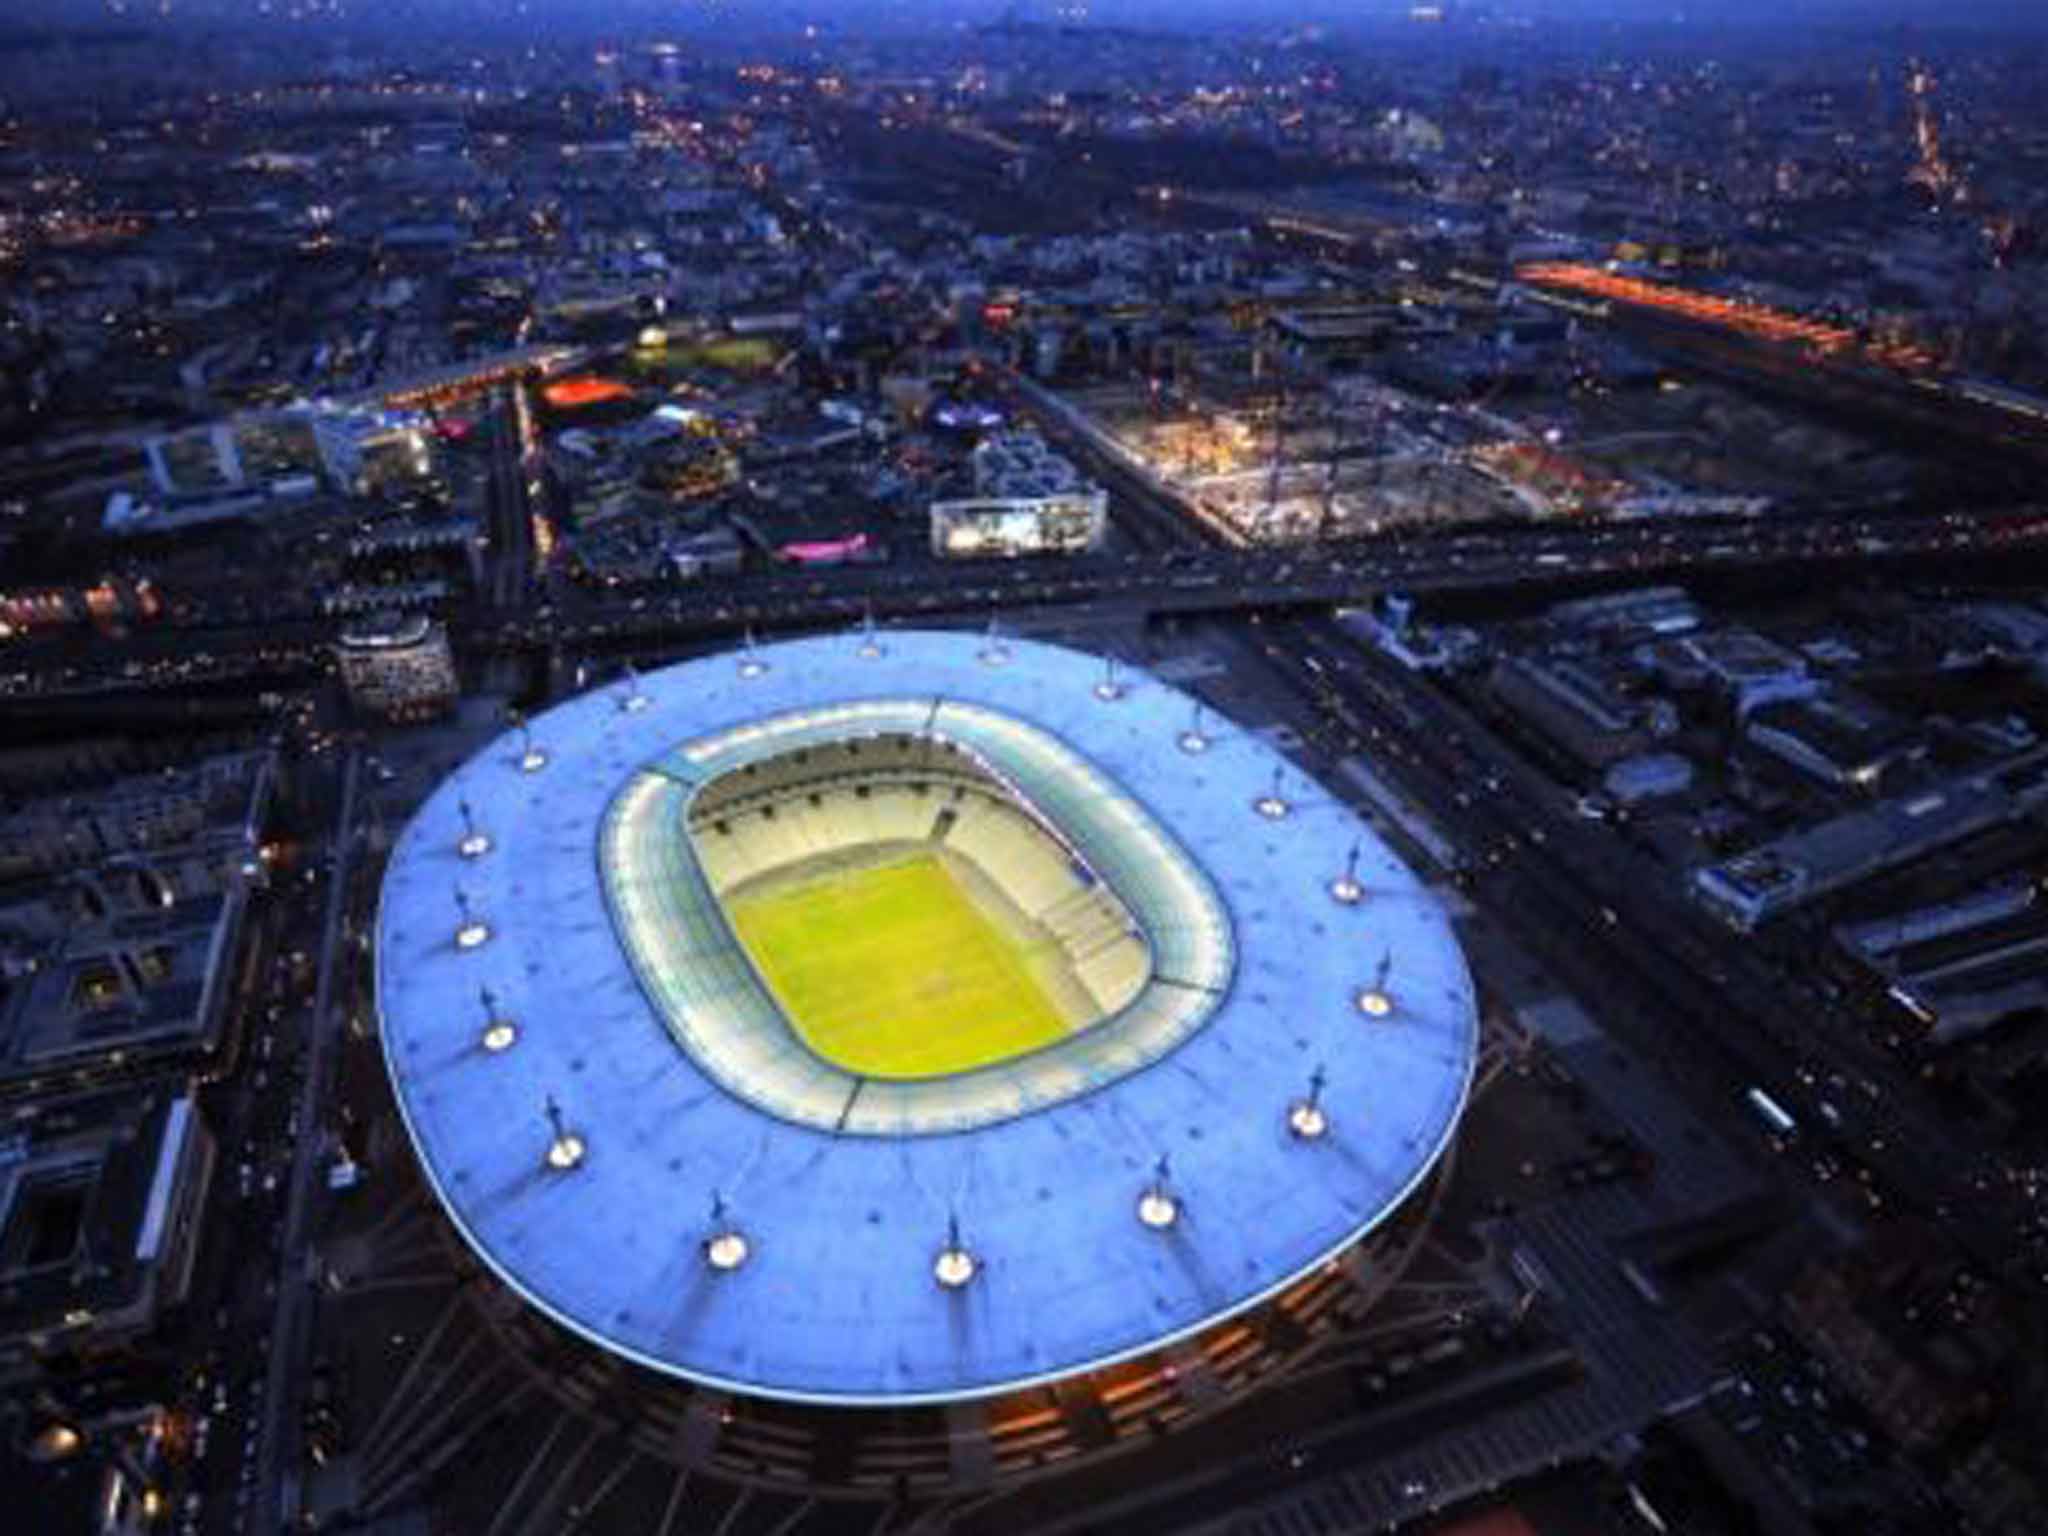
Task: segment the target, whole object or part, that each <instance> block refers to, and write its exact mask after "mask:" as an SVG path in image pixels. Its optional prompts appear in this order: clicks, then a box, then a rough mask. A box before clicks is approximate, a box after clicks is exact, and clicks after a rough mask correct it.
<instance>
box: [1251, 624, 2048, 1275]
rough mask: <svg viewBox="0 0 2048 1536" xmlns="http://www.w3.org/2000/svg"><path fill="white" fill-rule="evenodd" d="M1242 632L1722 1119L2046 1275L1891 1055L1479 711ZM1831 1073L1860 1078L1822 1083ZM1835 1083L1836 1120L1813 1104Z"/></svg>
mask: <svg viewBox="0 0 2048 1536" xmlns="http://www.w3.org/2000/svg"><path fill="white" fill-rule="evenodd" d="M1253 633H1254V634H1255V635H1256V636H1257V637H1258V639H1257V642H1256V646H1255V648H1256V650H1257V651H1258V654H1259V655H1260V656H1261V658H1262V659H1263V661H1264V663H1265V665H1266V666H1267V667H1268V668H1270V669H1271V670H1272V672H1273V673H1274V675H1275V676H1277V677H1279V678H1281V679H1282V680H1284V681H1285V682H1286V683H1287V684H1288V685H1289V686H1291V687H1292V688H1294V689H1295V690H1296V691H1297V692H1298V693H1299V694H1300V695H1301V696H1302V697H1303V698H1304V699H1306V700H1307V701H1309V702H1310V703H1311V705H1312V707H1313V708H1314V709H1315V710H1316V711H1317V713H1318V714H1319V715H1320V716H1321V723H1322V725H1323V731H1322V734H1323V736H1324V737H1325V739H1330V738H1334V739H1335V743H1336V750H1337V751H1338V752H1339V753H1348V752H1360V753H1364V754H1366V755H1368V756H1369V757H1370V758H1371V760H1372V762H1373V763H1374V765H1375V767H1376V768H1378V769H1379V770H1380V771H1381V773H1382V774H1383V775H1384V776H1385V777H1387V778H1389V779H1391V780H1392V781H1394V782H1395V783H1396V784H1397V785H1398V786H1399V788H1400V789H1401V791H1402V792H1403V793H1404V794H1405V795H1407V797H1408V798H1409V799H1410V800H1411V801H1412V802H1413V803H1414V804H1416V805H1417V806H1419V807H1421V808H1422V809H1423V810H1424V811H1425V813H1426V814H1427V815H1428V816H1429V817H1430V818H1431V819H1432V820H1433V821H1434V822H1435V823H1436V824H1437V825H1438V826H1439V827H1440V828H1442V829H1443V830H1444V831H1445V832H1446V833H1448V834H1449V835H1450V836H1451V838H1452V840H1453V842H1455V843H1456V844H1458V845H1459V846H1460V847H1461V849H1462V850H1463V851H1464V852H1465V854H1466V868H1465V871H1464V878H1465V879H1466V880H1467V881H1468V882H1469V885H1470V889H1471V891H1472V894H1473V897H1474V899H1475V900H1476V901H1477V902H1479V903H1480V904H1481V905H1482V906H1484V907H1485V908H1486V909H1487V911H1488V912H1490V913H1491V914H1493V915H1494V916H1495V917H1496V918H1497V919H1498V920H1499V921H1500V922H1501V923H1502V924H1503V926H1505V927H1507V928H1509V929H1510V930H1511V931H1513V932H1515V933H1516V934H1517V936H1518V937H1519V938H1521V939H1522V940H1523V942H1524V943H1525V944H1527V946H1528V947H1529V948H1530V949H1531V950H1532V951H1533V952H1534V953H1536V954H1537V955H1538V956H1539V957H1540V958H1542V960H1543V961H1544V962H1545V963H1546V964H1547V965H1549V966H1550V967H1551V969H1552V970H1553V971H1554V972H1555V974H1557V975H1558V977H1559V978H1560V979H1561V980H1562V981H1564V982H1565V983H1566V985H1567V986H1569V987H1570V988H1571V989H1572V990H1573V991H1575V992H1577V993H1578V994H1579V995H1580V996H1581V997H1583V998H1584V999H1585V1000H1586V1001H1587V1002H1588V1003H1589V1004H1590V1005H1592V1006H1594V1007H1595V1008H1596V1009H1597V1010H1598V1011H1599V1014H1600V1017H1601V1019H1602V1022H1603V1023H1606V1024H1608V1025H1610V1026H1611V1027H1613V1028H1615V1030H1616V1032H1617V1033H1618V1034H1620V1035H1622V1036H1623V1037H1624V1038H1625V1039H1626V1040H1627V1042H1628V1043H1629V1044H1630V1045H1631V1046H1632V1047H1634V1048H1635V1049H1636V1050H1638V1051H1639V1052H1640V1053H1641V1054H1643V1055H1644V1056H1645V1057H1646V1058H1648V1059H1653V1060H1659V1061H1663V1062H1666V1063H1668V1064H1670V1065H1671V1066H1672V1067H1673V1068H1674V1072H1673V1076H1674V1078H1675V1079H1676V1080H1677V1081H1678V1082H1679V1083H1680V1084H1681V1085H1682V1086H1683V1087H1685V1088H1686V1089H1689V1090H1690V1091H1691V1092H1693V1093H1694V1094H1696V1095H1700V1096H1702V1097H1703V1098H1704V1099H1706V1100H1710V1101H1711V1107H1712V1108H1713V1109H1714V1111H1715V1112H1716V1115H1717V1117H1718V1119H1719V1120H1720V1121H1722V1122H1727V1121H1730V1120H1731V1118H1733V1117H1735V1116H1737V1115H1739V1114H1741V1113H1742V1112H1743V1111H1742V1110H1741V1100H1742V1095H1743V1093H1744V1092H1745V1091H1746V1090H1747V1088H1749V1087H1750V1086H1752V1085H1756V1086H1762V1087H1763V1088H1765V1089H1766V1091H1768V1092H1769V1093H1770V1094H1771V1095H1772V1096H1773V1097H1774V1098H1776V1099H1777V1100H1778V1101H1779V1102H1780V1103H1782V1104H1785V1105H1787V1106H1788V1107H1790V1108H1791V1109H1792V1110H1793V1112H1794V1114H1795V1115H1796V1116H1798V1118H1799V1119H1800V1121H1801V1122H1802V1125H1803V1127H1804V1129H1803V1131H1802V1133H1801V1136H1802V1142H1801V1145H1802V1148H1803V1150H1804V1151H1805V1152H1806V1153H1807V1154H1813V1153H1816V1152H1819V1151H1823V1150H1825V1151H1827V1152H1829V1153H1830V1154H1832V1155H1834V1156H1836V1157H1838V1158H1839V1159H1841V1160H1842V1161H1843V1162H1845V1163H1846V1164H1848V1165H1849V1166H1851V1167H1853V1166H1856V1165H1857V1164H1861V1165H1863V1166H1866V1167H1868V1168H1869V1169H1870V1170H1871V1173H1872V1176H1873V1179H1874V1180H1875V1181H1876V1186H1877V1187H1878V1188H1880V1189H1881V1190H1882V1191H1883V1192H1884V1194H1885V1195H1887V1196H1890V1197H1892V1198H1894V1199H1896V1200H1897V1201H1898V1202H1899V1203H1900V1204H1901V1205H1902V1206H1904V1207H1906V1208H1908V1209H1911V1210H1913V1211H1915V1212H1917V1213H1918V1214H1920V1215H1922V1216H1924V1217H1926V1218H1927V1219H1928V1220H1929V1221H1931V1222H1933V1223H1934V1224H1936V1225H1937V1226H1938V1227H1939V1228H1940V1229H1942V1230H1944V1231H1947V1232H1949V1233H1951V1234H1952V1235H1953V1236H1954V1237H1955V1238H1956V1240H1957V1242H1958V1244H1959V1246H1961V1247H1962V1248H1963V1249H1964V1251H1966V1252H1967V1253H1969V1254H1970V1256H1971V1257H1972V1258H1973V1259H1975V1260H1976V1261H1977V1262H1978V1263H1980V1264H1981V1265H1983V1266H1984V1267H1985V1269H1986V1270H1987V1271H1988V1272H1990V1273H1995V1274H2001V1275H2003V1276H2005V1277H2006V1278H2007V1279H2009V1280H2013V1281H2017V1282H2021V1283H2025V1284H2028V1285H2031V1286H2040V1285H2041V1284H2042V1283H2043V1281H2044V1277H2043V1276H2042V1275H2041V1274H2040V1273H2038V1271H2037V1266H2036V1265H2034V1264H2033V1263H2032V1262H2031V1261H2028V1260H2026V1259H2025V1258H2024V1256H2023V1255H2022V1254H2021V1253H2020V1252H2019V1251H2018V1250H2017V1249H2016V1246H2015V1237H2016V1234H2017V1232H2018V1230H2019V1227H2020V1224H2021V1222H2022V1220H2023V1216H2024V1210H2023V1206H2022V1205H2021V1203H2020V1201H2019V1199H2018V1197H2017V1196H2016V1195H2015V1194H2013V1193H2011V1192H2009V1191H2007V1190H2006V1189H2004V1187H2003V1186H1998V1185H1994V1186H1992V1187H1990V1188H1986V1187H1985V1184H1984V1180H1983V1177H1982V1175H1983V1172H1984V1169H1983V1159H1982V1158H1981V1156H1979V1155H1978V1154H1976V1153H1974V1152H1973V1151H1972V1150H1971V1149H1969V1148H1968V1147H1966V1146H1965V1145H1963V1144H1962V1143H1961V1142H1960V1141H1958V1139H1957V1138H1956V1137H1955V1136H1954V1135H1952V1134H1951V1133H1950V1131H1949V1129H1948V1128H1947V1126H1945V1125H1944V1124H1943V1123H1942V1122H1940V1121H1939V1120H1938V1119H1937V1118H1935V1116H1934V1114H1933V1113H1932V1111H1931V1109H1930V1108H1929V1107H1928V1106H1927V1105H1926V1103H1925V1100H1924V1098H1923V1096H1922V1095H1921V1094H1920V1093H1919V1091H1918V1089H1917V1087H1916V1086H1915V1085H1914V1083H1913V1082H1912V1081H1911V1080H1910V1079H1909V1078H1908V1076H1907V1074H1906V1072H1905V1069H1904V1068H1903V1067H1902V1066H1901V1065H1900V1063H1898V1062H1897V1061H1896V1060H1894V1059H1893V1058H1891V1057H1888V1056H1885V1055H1883V1054H1882V1053H1881V1052H1879V1051H1877V1050H1876V1049H1875V1048H1874V1047H1872V1046H1870V1045H1869V1044H1868V1042H1867V1041H1865V1040H1864V1039H1862V1038H1861V1037H1860V1036H1859V1035H1858V1034H1857V1033H1856V1032H1855V1031H1854V1030H1852V1029H1849V1028H1844V1027H1837V1021H1835V1020H1832V1019H1831V1018H1830V1009H1831V1005H1830V1004H1828V1003H1827V1002H1826V1001H1825V1000H1824V999H1822V998H1821V997H1820V996H1819V995H1818V994H1817V993H1815V992H1814V991H1813V990H1812V989H1811V988H1810V987H1809V986H1808V985H1807V984H1806V983H1805V982H1804V981H1803V980H1794V979H1791V978H1787V977H1786V976H1783V975H1781V974H1779V973H1778V972H1777V971H1776V970H1775V969H1774V968H1773V967H1772V966H1771V964H1770V963H1769V962H1768V961H1767V960H1766V959H1765V958H1764V957H1763V956H1762V955H1761V954H1760V953H1759V952H1758V951H1757V949H1756V948H1755V947H1754V946H1753V945H1752V944H1751V943H1749V942H1748V941H1746V940H1745V939H1744V938H1743V937H1742V936H1740V935H1737V934H1734V933H1732V932H1727V931H1724V930H1722V929H1720V928H1718V927H1717V926H1716V925H1715V924H1714V923H1713V922H1712V921H1711V919H1709V918H1708V917H1707V916H1706V915H1705V914H1704V913H1702V912H1700V911H1698V910H1697V909H1695V908H1694V907H1692V906H1691V904H1690V903H1689V902H1687V901H1686V900H1685V898H1684V897H1683V896H1682V894H1681V893H1680V891H1679V889H1678V886H1677V882H1676V879H1675V875H1674V872H1673V871H1671V870H1669V869H1668V868H1665V867H1663V866H1659V865H1656V864H1653V863H1652V862H1651V861H1649V860H1648V859H1647V858H1646V857H1644V856H1643V855H1641V854H1638V853H1637V852H1635V851H1634V850H1633V849H1632V848H1631V847H1630V846H1629V845H1628V844H1627V843H1626V842H1624V841H1623V840H1622V839H1621V838H1620V837H1619V836H1618V835H1617V834H1616V833H1615V832H1614V831H1613V830H1611V829H1609V828H1606V827H1603V826H1596V825H1594V824H1592V823H1589V822H1587V821H1585V820H1583V819H1582V818H1580V817H1578V816H1577V815H1575V814H1574V813H1573V812H1572V811H1571V810H1570V809H1569V808H1568V797H1567V796H1566V795H1565V794H1564V793H1562V792H1561V791H1560V789H1559V787H1558V786H1556V785H1555V784H1552V783H1550V782H1549V781H1548V780H1547V779H1545V778H1543V777H1542V776H1540V775H1539V774H1537V773H1536V772H1535V771H1534V770H1532V769H1531V768H1529V767H1528V766H1527V764H1526V763H1525V761H1524V760H1523V759H1522V757H1521V756H1520V754H1519V753H1517V752H1516V751H1515V750H1514V749H1513V748H1511V747H1510V746H1509V745H1507V744H1506V743H1505V742H1503V741H1502V740H1500V738H1499V737H1498V736H1496V735H1495V734H1494V733H1493V732H1492V731H1491V730H1490V729H1489V728H1488V727H1487V726H1486V724H1485V723H1484V722H1483V721H1481V720H1480V719H1479V718H1478V717H1477V716H1475V715H1474V714H1473V713H1472V712H1471V711H1469V710H1468V709H1466V708H1464V707H1463V706H1462V705H1461V704H1459V703H1458V702H1457V701H1455V700H1453V699H1451V698H1450V697H1448V696H1447V695H1445V694H1444V693H1443V692H1441V691H1440V690H1438V689H1437V688H1435V687H1434V686H1432V685H1431V684H1430V683H1429V682H1427V681H1426V680H1425V679H1423V678H1422V677H1420V676H1418V675H1417V674H1415V673H1412V672H1410V671H1408V670H1407V669H1406V668H1404V667H1402V666H1400V665H1399V664H1398V663H1396V662H1394V661H1393V660H1392V659H1391V658H1388V657H1386V656H1383V655H1381V654H1380V653H1378V652H1377V651H1373V650H1371V649H1368V648H1366V647H1364V646H1362V645H1361V644H1360V643H1359V642H1358V641H1356V640H1355V639H1353V638H1352V637H1351V636H1350V635H1349V634H1347V633H1346V632H1344V631H1343V630H1341V629H1340V628H1338V626H1337V625H1335V624H1334V623H1333V622H1331V621H1329V620H1324V619H1301V620H1285V621H1281V622H1277V623H1265V624H1261V625H1259V626H1257V627H1256V628H1255V629H1254V631H1253ZM1395 984H1396V986H1398V977H1397V978H1396V983H1395ZM1829 1077H1834V1078H1835V1079H1837V1080H1838V1081H1840V1082H1843V1083H1845V1084H1849V1085H1855V1091H1854V1092H1853V1093H1847V1094H1844V1093H1841V1092H1838V1091H1833V1090H1829V1089H1827V1088H1826V1087H1825V1086H1823V1083H1824V1081H1825V1079H1827V1078H1829ZM1831 1095H1832V1098H1831V1102H1832V1103H1833V1104H1834V1106H1835V1109H1836V1114H1837V1116H1838V1117H1839V1119H1840V1121H1841V1125H1840V1128H1839V1130H1838V1131H1837V1130H1831V1129H1830V1127H1829V1126H1828V1125H1827V1124H1826V1123H1825V1121H1824V1118H1823V1117H1822V1115H1821V1114H1820V1113H1819V1110H1818V1105H1819V1102H1820V1100H1821V1099H1822V1098H1824V1097H1830V1096H1831Z"/></svg>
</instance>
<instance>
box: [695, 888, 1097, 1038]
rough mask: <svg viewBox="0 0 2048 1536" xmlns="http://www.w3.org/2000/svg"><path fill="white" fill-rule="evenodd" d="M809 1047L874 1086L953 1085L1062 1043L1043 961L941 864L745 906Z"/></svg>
mask: <svg viewBox="0 0 2048 1536" xmlns="http://www.w3.org/2000/svg"><path fill="white" fill-rule="evenodd" d="M730 911H731V916H732V920H733V926H734V927H735V928H736V929H737V930H738V932H739V936H740V940H741V942H742V943H744V944H745V945H746V947H747V951H748V953H749V954H751V955H752V956H753V959H754V964H755V965H756V966H758V967H759V968H760V971H761V974H762V976H763V977H765V978H766V979H767V982H768V985H769V987H770V988H771V989H772V990H773V992H774V993H775V996H776V999H777V1000H778V1001H779V1002H780V1003H781V1004H782V1007H783V1010H784V1012H786V1013H787V1014H788V1015H789V1018H790V1022H791V1023H792V1024H793V1025H794V1026H795V1027H796V1031H797V1033H798V1034H799V1035H801V1036H802V1037H803V1040H804V1043H805V1044H806V1045H808V1046H810V1048H811V1049H812V1050H814V1051H816V1052H817V1053H818V1054H819V1055H820V1056H822V1057H824V1058H825V1059H826V1060H827V1061H830V1062H833V1063H834V1064H836V1065H838V1066H840V1067H843V1068H845V1069H846V1070H847V1071H849V1072H857V1073H860V1074H861V1075H862V1076H865V1077H878V1078H889V1077H897V1078H902V1077H939V1076H944V1075H945V1074H947V1073H952V1072H965V1071H968V1070H970V1069H972V1068H975V1067H982V1066H987V1065H989V1064H991V1063H993V1062H997V1061H1002V1060H1005V1059H1006V1058H1008V1057H1012V1056H1018V1055H1022V1054H1023V1053H1024V1052H1026V1051H1031V1050H1036V1049H1037V1048H1038V1047H1040V1046H1043V1045H1049V1044H1051V1043H1052V1042H1053V1041H1055V1040H1058V1039H1060V1038H1061V1037H1062V1036H1063V1035H1066V1034H1067V1033H1069V1031H1070V1030H1071V1029H1072V1027H1073V1026H1072V1023H1071V1021H1070V1020H1069V1019H1068V1018H1067V1017H1066V1016H1065V1015H1064V1014H1062V1012H1061V1011H1060V1009H1059V1006H1058V1005H1057V1004H1056V1003H1055V1002H1054V1000H1053V997H1052V995H1051V993H1050V992H1049V991H1048V990H1047V988H1046V987H1045V986H1044V985H1043V984H1041V982H1040V981H1039V980H1038V977H1037V975H1036V974H1034V973H1035V970H1036V968H1037V967H1038V966H1040V965H1044V964H1050V963H1053V962H1052V961H1051V960H1050V959H1042V958H1036V957H1034V956H1033V954H1032V952H1031V950H1030V949H1029V948H1028V947H1027V946H1026V945H1025V944H1024V943H1022V942H1021V941H1020V940H1018V939H1017V938H1015V937H1013V936H1012V935H1011V934H1010V933H1008V932H1007V931H1006V930H1005V928H1004V926H1003V925H1001V924H999V923H998V922H997V921H996V920H995V919H994V918H992V917H990V916H989V915H987V914H985V913H984V912H983V911H982V910H981V909H980V908H979V907H977V906H976V905H975V904H974V901H973V900H972V898H970V897H969V895H968V894H967V892H966V891H965V890H963V889H962V888H961V886H960V884H959V882H958V881H956V880H955V879H954V877H953V875H952V873H951V871H949V870H948V869H947V867H946V865H945V862H944V861H943V860H942V859H940V858H939V857H938V856H937V855H934V854H916V855H913V856H911V857H909V858H905V859H900V860H895V861H892V862H890V863H887V864H882V865H876V866H872V867H870V868H866V869H854V870H844V871H835V872H833V873H831V874H826V875H820V876H817V877H815V878H812V879H808V880H805V881H803V882H801V883H799V884H797V885H793V886H783V887H780V888H771V889H769V890H767V891H765V892H762V893H761V894H759V895H757V896H752V897H742V898H740V899H739V900H738V901H736V902H733V903H732V904H731V908H730Z"/></svg>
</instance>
